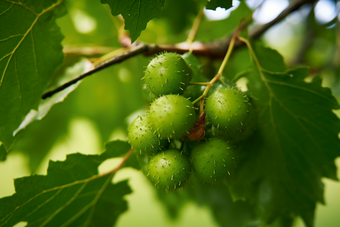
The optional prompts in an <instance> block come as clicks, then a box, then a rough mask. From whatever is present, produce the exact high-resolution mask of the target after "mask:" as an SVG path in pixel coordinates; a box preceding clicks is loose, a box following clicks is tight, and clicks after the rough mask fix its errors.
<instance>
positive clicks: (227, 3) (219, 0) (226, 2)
mask: <svg viewBox="0 0 340 227" xmlns="http://www.w3.org/2000/svg"><path fill="white" fill-rule="evenodd" d="M232 6H233V0H208V2H207V6H206V7H207V9H212V10H215V9H216V8H217V7H221V8H224V9H229V8H230V7H232Z"/></svg>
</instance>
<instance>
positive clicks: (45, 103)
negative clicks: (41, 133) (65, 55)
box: [13, 59, 93, 135]
mask: <svg viewBox="0 0 340 227" xmlns="http://www.w3.org/2000/svg"><path fill="white" fill-rule="evenodd" d="M92 68H93V66H92V63H91V62H90V61H88V60H86V59H82V60H80V61H79V62H78V63H76V64H75V65H73V66H71V67H69V68H67V69H66V70H65V72H64V73H63V74H62V75H60V77H59V78H58V79H57V80H56V81H54V83H53V84H52V85H50V86H49V88H50V89H49V90H52V89H53V88H57V87H59V86H60V85H62V84H64V83H66V82H68V81H70V80H72V79H74V77H76V76H79V75H81V74H83V73H85V72H87V71H89V70H90V69H92ZM80 82H81V81H78V82H77V83H76V84H73V85H71V86H69V87H68V88H66V89H64V90H62V91H60V92H58V93H56V94H54V95H53V96H52V97H50V98H47V99H41V100H40V103H39V107H38V110H34V109H32V110H31V111H30V112H29V113H28V114H27V115H26V117H25V119H24V120H23V121H22V122H21V124H20V126H19V127H18V128H17V129H16V130H15V131H14V133H13V134H14V135H16V134H17V132H18V131H20V130H22V129H24V128H26V126H27V125H29V124H30V123H32V122H33V121H35V120H41V119H42V118H43V117H45V116H46V114H47V113H48V112H49V111H50V109H51V108H52V106H53V105H55V104H57V103H59V102H62V101H64V100H65V98H66V97H67V96H68V95H69V94H70V93H71V92H72V91H74V90H75V89H76V88H77V87H78V85H79V83H80Z"/></svg>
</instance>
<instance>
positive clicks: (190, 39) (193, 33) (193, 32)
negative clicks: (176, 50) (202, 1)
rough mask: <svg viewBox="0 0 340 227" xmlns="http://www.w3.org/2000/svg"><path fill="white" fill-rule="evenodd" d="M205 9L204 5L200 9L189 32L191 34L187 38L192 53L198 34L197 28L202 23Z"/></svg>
mask: <svg viewBox="0 0 340 227" xmlns="http://www.w3.org/2000/svg"><path fill="white" fill-rule="evenodd" d="M203 9H204V7H202V8H201V9H200V10H199V11H198V14H197V16H196V18H195V20H194V23H193V25H192V28H191V30H190V32H189V35H188V38H187V43H188V44H189V52H190V53H192V50H193V47H192V42H193V41H194V39H195V36H196V34H197V30H198V27H199V25H200V23H201V20H202V17H203Z"/></svg>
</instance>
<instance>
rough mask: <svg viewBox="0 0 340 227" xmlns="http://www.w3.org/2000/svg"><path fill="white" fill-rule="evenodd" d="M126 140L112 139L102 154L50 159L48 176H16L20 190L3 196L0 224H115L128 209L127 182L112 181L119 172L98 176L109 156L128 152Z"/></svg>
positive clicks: (0, 208)
mask: <svg viewBox="0 0 340 227" xmlns="http://www.w3.org/2000/svg"><path fill="white" fill-rule="evenodd" d="M129 149H130V146H129V144H128V143H126V142H120V141H115V142H111V143H110V146H109V147H107V149H106V151H105V152H104V153H102V154H101V155H83V154H80V153H75V154H70V155H68V156H67V158H66V160H65V161H57V162H54V161H50V163H49V167H48V171H47V175H46V176H42V175H33V176H29V177H23V178H18V179H15V181H14V184H15V190H16V193H15V194H14V195H12V196H10V197H5V198H2V199H1V200H0V226H13V225H15V224H16V223H18V222H20V221H25V222H28V225H27V226H46V225H48V226H113V224H114V223H115V222H116V220H117V218H118V216H119V215H120V214H121V213H123V212H124V211H126V210H127V204H126V201H125V200H124V199H123V196H125V195H126V194H129V193H130V192H131V189H130V188H129V186H128V185H127V181H123V182H120V183H116V184H112V183H111V180H112V177H113V175H114V174H115V172H111V173H109V174H102V175H98V166H99V165H100V164H101V163H102V162H103V161H105V160H107V159H109V158H113V157H118V156H120V155H121V154H122V153H123V152H125V153H126V152H128V150H129Z"/></svg>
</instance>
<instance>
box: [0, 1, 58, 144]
mask: <svg viewBox="0 0 340 227" xmlns="http://www.w3.org/2000/svg"><path fill="white" fill-rule="evenodd" d="M0 9H1V11H0V31H1V32H0V119H1V120H0V141H2V142H3V145H4V146H5V148H6V149H7V150H9V149H10V148H11V146H12V143H13V131H14V130H15V129H16V128H18V126H19V124H20V123H21V122H22V120H23V119H24V117H25V116H26V114H27V113H28V112H29V111H30V110H31V109H37V107H38V104H39V101H40V98H41V95H42V93H43V92H44V90H45V88H46V86H47V84H48V82H49V81H50V79H51V78H52V76H53V73H54V72H55V71H56V70H57V69H58V67H59V66H60V65H61V63H62V61H63V57H64V56H63V52H62V46H61V44H60V42H61V40H62V39H63V36H62V34H61V33H60V31H59V28H58V27H57V25H56V24H55V19H56V18H57V17H60V16H62V15H63V14H64V13H65V8H64V5H63V1H62V0H48V1H47V0H46V1H25V2H24V3H21V2H20V1H7V0H6V1H1V2H0Z"/></svg>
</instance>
